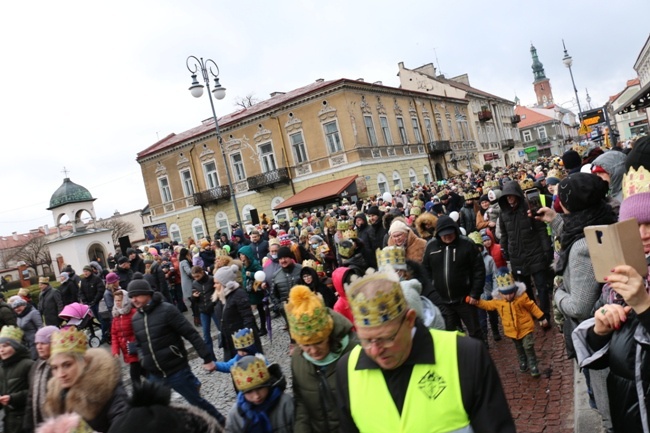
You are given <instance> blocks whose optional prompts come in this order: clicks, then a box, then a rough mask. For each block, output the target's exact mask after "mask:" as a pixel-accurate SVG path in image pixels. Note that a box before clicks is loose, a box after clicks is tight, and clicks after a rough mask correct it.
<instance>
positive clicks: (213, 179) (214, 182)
mask: <svg viewBox="0 0 650 433" xmlns="http://www.w3.org/2000/svg"><path fill="white" fill-rule="evenodd" d="M203 173H205V184H206V185H207V186H208V189H212V188H216V187H218V186H219V178H218V177H217V165H216V164H215V163H214V161H210V162H206V163H205V164H203Z"/></svg>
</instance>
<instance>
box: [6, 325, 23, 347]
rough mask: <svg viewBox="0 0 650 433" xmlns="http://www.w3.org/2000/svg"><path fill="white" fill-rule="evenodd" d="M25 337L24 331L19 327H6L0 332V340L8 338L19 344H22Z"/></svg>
mask: <svg viewBox="0 0 650 433" xmlns="http://www.w3.org/2000/svg"><path fill="white" fill-rule="evenodd" d="M23 335H25V333H24V332H23V330H22V329H20V328H19V327H17V326H10V325H6V326H3V327H2V330H1V331H0V339H2V338H8V339H10V340H14V341H16V342H18V343H22V341H23Z"/></svg>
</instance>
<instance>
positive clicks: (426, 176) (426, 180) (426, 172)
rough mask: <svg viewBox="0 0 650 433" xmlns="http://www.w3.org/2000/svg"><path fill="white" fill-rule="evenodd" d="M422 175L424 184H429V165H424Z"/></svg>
mask: <svg viewBox="0 0 650 433" xmlns="http://www.w3.org/2000/svg"><path fill="white" fill-rule="evenodd" d="M422 176H424V183H425V184H427V185H428V184H430V183H431V172H430V171H429V167H424V168H423V169H422Z"/></svg>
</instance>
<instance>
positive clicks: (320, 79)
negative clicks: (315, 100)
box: [316, 78, 325, 83]
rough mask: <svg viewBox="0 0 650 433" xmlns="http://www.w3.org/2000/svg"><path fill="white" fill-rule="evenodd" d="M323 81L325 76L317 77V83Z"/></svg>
mask: <svg viewBox="0 0 650 433" xmlns="http://www.w3.org/2000/svg"><path fill="white" fill-rule="evenodd" d="M323 81H325V79H324V78H316V82H317V83H322V82H323Z"/></svg>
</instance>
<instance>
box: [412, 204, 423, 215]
mask: <svg viewBox="0 0 650 433" xmlns="http://www.w3.org/2000/svg"><path fill="white" fill-rule="evenodd" d="M421 213H422V208H421V207H419V206H413V207H412V208H411V215H415V216H418V215H420V214H421Z"/></svg>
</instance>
